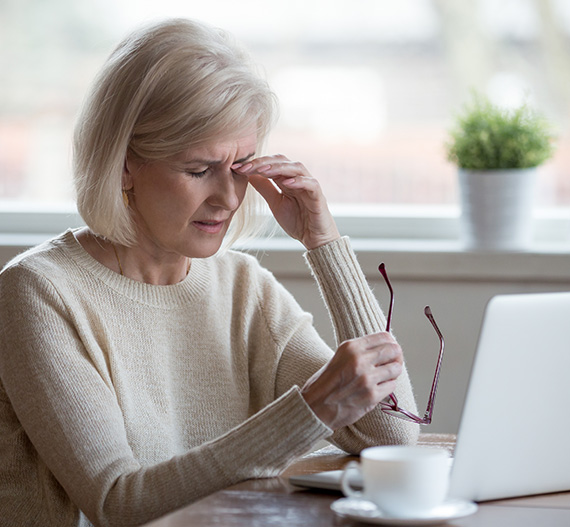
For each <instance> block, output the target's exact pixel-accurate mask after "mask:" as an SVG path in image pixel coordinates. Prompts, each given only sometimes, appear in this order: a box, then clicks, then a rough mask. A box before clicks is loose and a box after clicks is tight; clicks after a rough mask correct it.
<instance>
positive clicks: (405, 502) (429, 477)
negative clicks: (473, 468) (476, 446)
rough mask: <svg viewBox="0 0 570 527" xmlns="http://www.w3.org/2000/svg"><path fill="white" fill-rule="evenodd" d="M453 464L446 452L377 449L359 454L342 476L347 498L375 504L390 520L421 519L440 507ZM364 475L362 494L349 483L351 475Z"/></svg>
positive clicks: (403, 447)
mask: <svg viewBox="0 0 570 527" xmlns="http://www.w3.org/2000/svg"><path fill="white" fill-rule="evenodd" d="M450 466H451V460H450V457H449V454H448V452H447V451H445V450H443V449H440V448H432V447H419V446H378V447H371V448H366V449H364V450H363V451H362V452H361V453H360V463H357V462H355V461H351V462H350V463H348V464H347V465H346V467H345V469H344V472H343V474H342V479H341V484H342V490H343V492H344V494H345V495H346V496H348V497H357V498H362V499H366V500H369V501H372V502H373V503H375V504H376V505H377V506H378V508H379V509H380V510H381V511H382V512H384V513H385V514H387V515H389V516H394V517H399V518H403V517H409V518H413V517H421V516H425V515H428V514H429V513H430V511H432V510H433V509H434V508H436V507H437V506H439V505H441V504H442V503H443V502H444V501H445V498H446V496H447V491H448V488H449V469H450ZM354 469H357V470H359V471H360V472H361V474H362V481H363V492H359V491H355V490H354V489H352V488H351V486H350V483H349V476H348V475H349V472H350V471H351V470H354Z"/></svg>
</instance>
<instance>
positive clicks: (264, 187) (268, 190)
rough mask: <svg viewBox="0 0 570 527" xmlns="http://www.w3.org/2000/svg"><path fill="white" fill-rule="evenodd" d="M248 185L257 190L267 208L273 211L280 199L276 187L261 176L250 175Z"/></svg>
mask: <svg viewBox="0 0 570 527" xmlns="http://www.w3.org/2000/svg"><path fill="white" fill-rule="evenodd" d="M249 183H250V184H251V186H252V187H253V188H254V189H255V190H257V192H259V193H260V194H261V196H262V197H263V199H264V200H265V201H266V202H267V204H268V205H269V208H271V209H273V206H274V205H276V203H277V201H278V200H280V199H281V193H280V191H279V189H278V188H277V187H275V185H274V184H273V183H272V181H271V180H269V179H266V178H264V177H262V176H259V175H256V174H252V175H251V176H249Z"/></svg>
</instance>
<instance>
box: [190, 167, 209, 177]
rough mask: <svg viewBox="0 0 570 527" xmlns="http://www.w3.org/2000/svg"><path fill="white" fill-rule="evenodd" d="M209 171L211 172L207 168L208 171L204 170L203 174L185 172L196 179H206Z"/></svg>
mask: <svg viewBox="0 0 570 527" xmlns="http://www.w3.org/2000/svg"><path fill="white" fill-rule="evenodd" d="M208 170H210V169H209V168H207V169H206V170H202V172H191V171H190V170H185V172H186V174H188V175H189V176H192V177H195V178H201V177H204V176H205V175H206V174H207V173H208Z"/></svg>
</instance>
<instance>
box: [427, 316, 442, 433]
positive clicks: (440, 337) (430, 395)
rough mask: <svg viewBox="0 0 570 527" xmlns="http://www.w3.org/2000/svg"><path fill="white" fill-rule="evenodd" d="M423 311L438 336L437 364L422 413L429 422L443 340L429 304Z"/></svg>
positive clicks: (437, 380) (437, 379) (440, 361)
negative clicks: (424, 411) (424, 409)
mask: <svg viewBox="0 0 570 527" xmlns="http://www.w3.org/2000/svg"><path fill="white" fill-rule="evenodd" d="M424 313H425V315H426V317H427V318H428V320H429V321H430V322H431V325H432V326H433V329H435V332H436V333H437V336H438V337H439V356H438V358H437V366H436V367H435V374H434V377H433V383H432V385H431V391H430V394H429V400H428V405H427V408H426V413H425V415H424V420H425V421H428V420H429V422H431V416H432V413H433V405H434V403H435V393H436V391H437V383H438V382H439V372H440V370H441V363H442V362H443V348H444V347H445V342H444V340H443V335H442V334H441V331H440V330H439V328H438V327H437V324H436V322H435V319H434V318H433V315H432V313H431V309H430V307H429V306H426V307H425V309H424Z"/></svg>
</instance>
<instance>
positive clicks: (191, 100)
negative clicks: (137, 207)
mask: <svg viewBox="0 0 570 527" xmlns="http://www.w3.org/2000/svg"><path fill="white" fill-rule="evenodd" d="M275 107H276V104H275V97H274V95H273V93H272V92H271V90H270V89H269V87H268V85H267V83H266V82H265V81H264V80H263V79H262V77H261V76H260V75H259V74H258V73H257V72H256V70H255V68H254V66H253V64H252V63H251V61H250V59H249V56H248V55H247V53H246V52H245V51H244V50H243V49H242V48H241V47H240V46H239V45H237V43H236V42H235V41H234V40H233V39H232V38H231V37H230V36H229V35H228V34H227V33H225V32H223V31H221V30H219V29H215V28H212V27H209V26H206V25H204V24H202V23H198V22H195V21H190V20H183V19H174V20H168V21H165V22H161V23H158V24H154V25H151V26H148V27H145V28H142V29H140V30H138V31H135V32H134V33H132V34H131V35H130V36H128V37H127V38H126V39H125V40H124V41H123V42H121V43H120V44H119V46H118V47H117V48H116V49H115V51H113V53H112V54H111V56H110V57H109V59H108V60H107V62H106V63H105V65H104V66H103V68H102V70H101V72H100V73H99V75H98V77H97V78H96V80H95V82H94V84H93V87H92V90H91V92H90V93H89V94H88V97H87V99H86V101H85V104H84V106H83V109H82V111H81V113H80V115H79V118H78V121H77V124H76V127H75V133H74V141H73V175H74V181H75V189H76V194H77V207H78V210H79V213H80V214H81V216H82V218H83V220H84V221H85V222H86V224H87V225H88V226H89V228H90V229H91V230H92V231H93V232H95V233H96V234H98V235H101V236H104V237H106V238H107V239H109V240H110V241H112V242H115V243H120V244H123V245H133V244H135V243H136V234H135V227H134V224H133V221H132V219H131V216H130V214H129V209H128V208H127V207H125V205H124V203H123V199H122V177H123V171H124V167H125V162H126V157H127V153H128V154H131V155H134V156H136V157H137V158H139V159H142V160H159V159H166V158H168V157H170V156H173V155H177V154H179V153H180V152H183V151H185V150H187V149H188V148H189V147H192V146H194V145H199V144H204V143H207V142H211V141H215V140H218V139H227V138H229V137H231V136H232V135H233V134H236V133H239V132H241V131H243V130H245V129H246V128H249V127H250V126H252V125H254V126H257V131H258V141H259V143H260V144H261V143H262V142H263V140H264V139H265V137H266V135H267V133H268V132H269V129H270V128H271V125H272V124H273V119H274V115H275ZM258 207H259V201H258V199H257V193H255V192H251V190H250V189H249V188H248V192H247V193H246V198H245V200H244V202H243V204H242V206H241V207H240V209H239V210H238V211H237V212H236V214H235V218H234V220H233V221H232V225H231V227H230V232H229V233H228V236H227V239H228V240H229V242H230V243H231V242H233V241H236V240H237V239H238V238H239V237H240V236H241V235H243V234H244V233H245V232H246V231H249V230H250V229H251V228H252V227H253V226H254V225H255V224H256V222H255V219H254V218H255V215H256V209H257V208H258Z"/></svg>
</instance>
